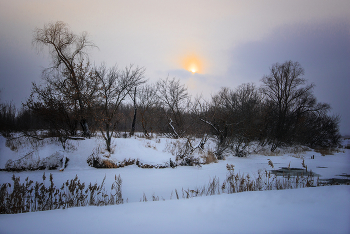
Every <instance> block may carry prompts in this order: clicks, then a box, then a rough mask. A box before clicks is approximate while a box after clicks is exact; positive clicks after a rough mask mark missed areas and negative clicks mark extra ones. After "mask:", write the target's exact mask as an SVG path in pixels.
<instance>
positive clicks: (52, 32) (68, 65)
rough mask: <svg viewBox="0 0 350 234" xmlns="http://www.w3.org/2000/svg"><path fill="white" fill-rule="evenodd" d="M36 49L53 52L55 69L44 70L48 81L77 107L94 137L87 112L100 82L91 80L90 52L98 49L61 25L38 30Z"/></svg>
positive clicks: (61, 23)
mask: <svg viewBox="0 0 350 234" xmlns="http://www.w3.org/2000/svg"><path fill="white" fill-rule="evenodd" d="M33 45H35V46H36V47H37V48H38V49H39V51H40V50H42V49H43V48H44V47H47V48H48V49H49V52H50V55H51V59H52V67H50V68H47V69H45V70H44V72H43V74H44V79H45V80H46V81H47V82H48V83H50V84H51V85H52V86H55V88H56V89H57V90H60V91H61V93H62V95H65V96H66V97H69V98H70V99H71V101H72V103H74V105H76V107H77V109H78V113H79V119H80V125H81V127H82V129H83V132H84V135H85V136H90V131H89V127H88V123H87V115H88V112H87V110H88V108H89V107H90V106H91V105H90V104H91V103H90V101H91V97H92V96H93V95H94V92H95V91H96V89H95V87H96V82H94V80H93V76H91V69H90V65H89V61H88V60H89V58H88V55H87V50H88V49H89V48H92V47H95V45H94V44H93V43H92V42H91V41H89V40H88V37H87V33H86V32H83V33H82V34H81V35H77V34H75V33H73V32H72V31H71V30H70V29H69V27H68V25H67V24H66V23H64V22H61V21H58V22H56V23H49V24H46V25H44V27H43V28H36V29H35V31H34V36H33ZM84 61H85V62H84Z"/></svg>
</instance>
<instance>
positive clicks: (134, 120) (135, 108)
mask: <svg viewBox="0 0 350 234" xmlns="http://www.w3.org/2000/svg"><path fill="white" fill-rule="evenodd" d="M133 99H134V118H133V120H132V124H131V131H130V136H133V135H134V133H135V123H136V113H137V106H136V87H135V92H134V98H133Z"/></svg>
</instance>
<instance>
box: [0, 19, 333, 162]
mask: <svg viewBox="0 0 350 234" xmlns="http://www.w3.org/2000/svg"><path fill="white" fill-rule="evenodd" d="M33 43H34V44H35V45H37V46H38V48H39V49H42V48H44V47H45V48H48V49H49V51H50V54H51V56H52V66H51V67H50V68H48V69H45V70H44V71H43V81H44V83H43V84H42V85H37V84H35V83H33V87H32V93H31V95H30V97H29V98H28V100H27V102H26V103H24V105H23V108H22V109H21V111H19V112H17V111H16V109H15V107H14V106H13V105H12V104H1V106H0V122H1V126H0V130H1V133H2V134H3V135H4V136H9V133H10V132H13V131H22V132H25V133H26V134H27V135H30V134H31V133H33V132H35V130H38V129H46V130H48V131H49V135H50V136H56V137H58V138H59V139H60V140H61V142H62V143H63V146H64V143H65V141H66V140H67V139H68V138H70V137H73V136H83V137H90V136H91V134H94V133H96V132H100V133H101V134H102V136H103V137H104V139H105V141H106V148H107V150H108V151H110V150H111V139H112V137H113V136H116V134H120V132H125V133H130V135H132V134H133V133H134V131H139V132H143V133H144V135H145V136H146V137H149V136H150V133H164V134H167V135H168V136H169V137H173V138H180V137H188V136H197V137H202V138H203V139H207V138H208V137H213V138H214V139H215V141H216V142H217V147H216V152H215V154H216V157H217V158H218V159H220V158H222V157H223V155H222V154H223V152H224V151H226V150H231V151H232V152H233V154H234V155H237V156H245V154H246V153H245V152H246V151H245V149H246V147H247V146H248V145H249V143H250V142H252V141H257V142H259V143H260V144H262V145H265V144H269V145H270V146H271V150H272V151H274V150H275V149H276V148H277V147H279V146H282V145H292V144H303V145H307V146H310V147H333V146H336V145H337V144H338V143H339V140H340V134H339V130H338V126H339V117H338V116H330V115H328V111H329V109H330V106H329V105H328V104H324V103H318V102H317V100H316V98H315V96H314V95H313V88H314V85H313V84H307V83H306V79H304V78H303V75H304V69H303V68H302V67H301V65H300V64H299V63H298V62H292V61H287V62H285V63H283V64H279V63H276V64H273V65H272V67H271V69H270V74H268V75H266V76H264V77H263V78H262V80H261V82H262V84H261V85H260V87H256V86H255V84H242V85H241V86H239V87H238V88H236V89H235V90H232V89H230V88H222V89H221V90H220V91H219V92H218V93H217V94H215V95H213V96H212V97H211V99H210V100H204V99H202V98H197V99H195V100H194V99H193V98H192V97H191V96H190V95H189V94H188V92H187V89H186V87H185V86H184V85H183V84H181V83H180V81H179V80H177V79H175V78H173V79H170V78H166V79H160V80H159V81H158V82H157V83H155V84H151V83H149V82H147V81H146V80H145V78H144V72H145V69H144V68H140V67H137V66H132V65H130V66H128V67H125V68H124V69H119V68H117V67H116V66H114V67H112V68H106V66H105V65H101V66H99V67H94V66H92V65H91V63H90V62H89V57H88V54H87V50H88V49H89V48H93V47H94V44H93V43H92V42H90V41H89V40H88V38H87V34H86V33H83V34H81V35H76V34H74V33H73V32H71V31H70V30H69V28H68V26H67V25H66V24H65V23H63V22H57V23H55V24H48V25H45V26H44V28H42V29H36V30H35V33H34V39H33ZM126 135H127V134H126ZM126 135H125V136H126ZM204 142H205V141H203V143H204Z"/></svg>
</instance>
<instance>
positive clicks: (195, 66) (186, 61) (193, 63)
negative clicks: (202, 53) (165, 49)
mask: <svg viewBox="0 0 350 234" xmlns="http://www.w3.org/2000/svg"><path fill="white" fill-rule="evenodd" d="M182 67H183V68H184V69H186V70H188V71H190V72H192V74H194V73H202V72H203V62H202V61H201V59H200V58H199V57H198V56H196V55H194V54H191V55H188V56H186V57H184V58H183V59H182Z"/></svg>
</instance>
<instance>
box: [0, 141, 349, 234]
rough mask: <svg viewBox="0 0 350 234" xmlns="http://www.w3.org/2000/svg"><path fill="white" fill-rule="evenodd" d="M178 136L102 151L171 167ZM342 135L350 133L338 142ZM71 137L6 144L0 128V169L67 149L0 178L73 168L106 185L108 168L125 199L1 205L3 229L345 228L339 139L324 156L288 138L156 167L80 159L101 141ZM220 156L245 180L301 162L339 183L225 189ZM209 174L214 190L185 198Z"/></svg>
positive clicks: (58, 175) (57, 177) (345, 159)
mask: <svg viewBox="0 0 350 234" xmlns="http://www.w3.org/2000/svg"><path fill="white" fill-rule="evenodd" d="M177 141H181V139H180V140H174V139H169V138H166V137H162V136H157V137H154V138H152V139H145V138H142V137H131V138H114V142H113V144H114V152H113V153H112V154H105V156H107V157H108V160H110V161H112V162H116V163H117V162H121V161H123V160H124V159H135V160H137V159H138V161H139V162H140V164H143V165H145V164H147V165H158V166H162V165H163V166H168V165H169V162H170V160H172V161H175V155H174V150H176V149H175V148H174V146H175V145H176V142H177ZM349 143H350V141H349V140H343V142H342V144H343V145H349ZM71 144H72V145H73V146H74V147H72V149H71V150H70V151H69V152H61V146H60V145H59V144H57V143H55V142H51V143H47V144H45V145H42V146H38V147H37V148H36V150H34V151H33V149H32V148H31V147H32V146H30V145H21V146H18V147H17V148H16V150H15V151H13V150H11V149H10V148H9V147H8V145H7V146H6V139H5V138H3V137H0V168H2V169H4V168H5V165H6V163H7V162H8V160H9V159H11V160H13V161H15V160H17V159H20V158H23V157H24V156H25V155H28V152H32V154H30V158H27V161H30V160H34V161H35V160H38V159H39V158H40V159H44V158H47V157H49V156H51V155H53V154H55V153H57V152H58V154H65V155H66V156H67V158H69V162H68V165H67V167H66V168H65V169H64V170H63V171H60V170H59V169H56V170H36V171H21V172H9V171H0V184H4V183H11V182H12V180H11V177H12V176H13V174H15V176H16V177H20V178H21V182H23V181H24V180H25V178H26V177H29V179H30V180H33V181H39V182H40V181H41V182H42V177H43V173H44V172H45V173H46V176H49V174H50V173H51V174H52V175H53V180H54V183H55V185H56V186H57V187H60V186H61V185H62V184H63V183H64V182H66V181H67V180H71V179H74V177H75V176H78V178H79V179H80V181H81V182H84V183H86V184H89V183H90V182H91V183H95V182H97V183H101V182H102V180H103V179H104V177H105V187H106V189H107V190H108V189H109V188H110V186H111V184H112V183H113V182H114V179H115V175H116V176H118V175H120V177H121V179H122V196H123V201H124V202H123V204H120V205H109V206H85V207H75V208H68V209H58V210H50V211H40V212H28V213H20V214H1V215H0V233H350V222H349V220H350V199H349V198H350V186H349V185H346V183H349V180H348V179H349V175H350V150H349V149H346V148H339V149H338V150H336V151H333V152H332V154H331V155H322V153H323V152H316V151H314V150H311V149H309V150H305V148H304V149H300V148H299V149H298V148H295V147H294V148H293V149H291V148H289V149H287V148H284V149H278V150H277V153H274V154H271V153H266V152H265V151H264V149H263V148H261V147H258V146H254V145H252V146H251V148H250V149H249V150H250V152H251V154H249V155H248V156H247V157H242V158H239V157H233V156H227V157H226V159H225V160H219V161H218V162H216V163H210V164H202V165H201V166H178V167H176V168H171V167H167V168H162V169H160V168H159V169H158V168H140V167H138V166H137V165H135V164H133V165H129V166H125V167H120V168H113V169H97V168H93V167H90V166H89V165H88V164H87V158H88V157H89V156H90V155H91V154H92V152H94V151H95V150H96V148H97V147H99V146H100V148H103V147H104V143H103V140H102V139H100V138H98V137H92V138H91V139H85V140H72V141H71ZM205 147H206V149H205V150H210V147H213V146H212V145H211V144H210V142H209V143H208V144H207V145H206V146H205ZM194 156H195V157H199V158H200V160H202V162H204V161H203V160H204V159H203V158H201V156H203V154H202V153H201V152H199V151H198V152H195V153H194ZM107 157H106V158H107ZM269 162H271V163H269ZM27 163H28V162H27ZM227 165H234V173H235V174H236V175H240V176H246V175H248V174H249V176H250V178H252V180H254V179H256V178H257V177H258V176H259V173H262V174H264V173H266V172H270V173H272V174H273V171H274V170H275V174H276V173H277V172H276V171H277V170H279V169H281V168H284V169H286V168H289V169H291V170H293V169H295V170H297V169H299V170H301V171H305V166H307V170H308V172H311V171H312V172H313V173H314V174H313V175H314V176H315V178H319V184H327V183H332V182H333V183H343V184H342V185H332V186H328V185H327V186H319V187H308V188H298V189H287V190H274V189H273V190H269V191H249V192H241V193H232V194H227V193H225V192H224V190H222V188H221V184H222V183H223V182H224V181H225V180H226V179H227V176H228V174H229V173H230V171H229V170H228V167H227ZM277 175H279V174H278V173H277ZM292 176H293V175H292ZM277 177H278V178H281V176H271V179H273V178H277ZM245 178H246V177H245ZM331 179H332V180H331ZM213 180H215V181H217V182H218V184H219V186H218V189H217V190H216V192H215V195H211V196H205V195H206V194H204V195H203V196H200V197H192V198H189V199H186V191H191V190H192V191H196V190H197V191H198V190H200V189H201V188H203V187H204V186H206V188H208V187H210V182H211V181H213ZM315 180H316V179H315ZM47 183H49V182H48V181H47ZM315 183H317V182H315ZM344 183H345V184H344ZM153 200H156V201H153ZM146 201H147V202H146Z"/></svg>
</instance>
